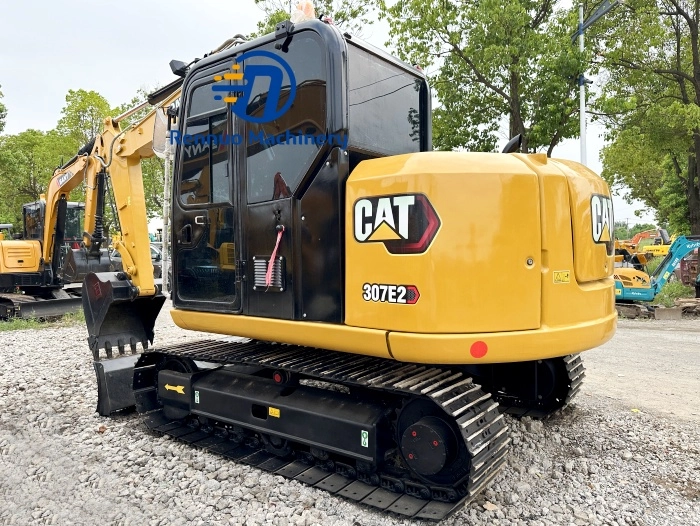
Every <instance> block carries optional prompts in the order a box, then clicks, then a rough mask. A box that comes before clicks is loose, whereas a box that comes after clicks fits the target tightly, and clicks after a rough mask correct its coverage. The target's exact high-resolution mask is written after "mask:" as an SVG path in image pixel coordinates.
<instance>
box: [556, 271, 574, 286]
mask: <svg viewBox="0 0 700 526" xmlns="http://www.w3.org/2000/svg"><path fill="white" fill-rule="evenodd" d="M554 283H571V271H569V270H555V271H554Z"/></svg>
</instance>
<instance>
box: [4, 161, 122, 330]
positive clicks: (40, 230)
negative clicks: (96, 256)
mask: <svg viewBox="0 0 700 526" xmlns="http://www.w3.org/2000/svg"><path fill="white" fill-rule="evenodd" d="M85 155H86V152H84V151H81V152H80V153H79V154H78V155H76V156H75V157H74V158H73V159H71V161H69V162H68V163H67V164H66V165H64V166H63V167H61V168H58V169H57V170H56V171H55V172H54V175H53V177H52V179H51V181H50V182H49V185H48V189H47V195H44V194H42V195H41V198H40V199H39V200H38V201H35V202H32V203H26V204H25V205H23V207H22V220H23V228H22V232H21V233H17V234H16V235H14V236H12V235H0V320H2V319H9V318H15V317H18V318H50V317H53V316H59V315H62V314H66V313H68V312H77V311H78V310H80V308H81V297H80V283H78V284H77V286H74V287H72V288H69V287H68V286H69V284H71V283H75V282H77V281H79V279H78V277H77V276H73V275H72V274H71V272H70V269H67V268H66V267H65V264H66V255H67V254H69V253H70V249H71V248H73V247H74V246H76V245H78V240H80V239H81V238H82V237H83V236H82V234H81V233H80V228H81V227H82V225H83V216H84V209H85V206H84V204H83V203H77V202H70V201H68V200H67V196H68V194H69V193H70V191H71V190H72V189H73V188H75V187H76V186H77V185H78V184H79V183H82V182H83V175H84V174H83V173H82V172H80V173H78V172H77V171H78V170H82V166H83V165H82V163H83V162H84V159H85ZM69 166H73V167H74V169H75V170H76V174H77V175H75V177H74V178H73V179H71V177H73V172H70V174H71V177H68V178H67V176H66V174H67V173H69V172H67V170H68V167H69ZM69 179H71V180H69ZM59 181H61V182H62V184H61V185H59V184H58V183H59ZM89 223H90V222H89V220H88V221H86V226H89ZM10 226H11V225H10ZM88 242H89V240H88ZM93 269H94V270H103V271H109V270H110V267H109V266H104V265H103V266H101V267H93Z"/></svg>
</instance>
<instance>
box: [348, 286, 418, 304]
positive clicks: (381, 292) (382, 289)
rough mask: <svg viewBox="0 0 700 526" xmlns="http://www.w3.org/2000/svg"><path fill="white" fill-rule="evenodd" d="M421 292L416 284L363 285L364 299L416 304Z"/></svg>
mask: <svg viewBox="0 0 700 526" xmlns="http://www.w3.org/2000/svg"><path fill="white" fill-rule="evenodd" d="M418 298H420V292H418V287H416V286H415V285H386V284H383V283H365V284H364V285H362V299H363V300H365V301H374V302H383V303H399V304H403V305H414V304H415V303H416V302H417V301H418Z"/></svg>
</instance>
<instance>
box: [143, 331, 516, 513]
mask: <svg viewBox="0 0 700 526" xmlns="http://www.w3.org/2000/svg"><path fill="white" fill-rule="evenodd" d="M152 352H154V353H155V352H157V353H160V354H162V355H167V356H178V357H180V358H190V359H192V360H197V361H204V362H212V363H218V364H237V365H257V366H261V367H265V368H269V369H275V370H283V371H289V372H291V373H299V374H302V375H303V376H305V377H307V378H315V379H318V380H324V381H328V382H333V383H339V384H344V385H348V386H351V387H352V386H361V387H363V388H367V389H372V390H377V391H382V392H390V393H394V394H403V395H410V396H411V397H422V398H428V399H430V400H432V401H433V402H434V403H435V404H436V405H437V406H438V407H439V408H441V409H442V410H443V411H444V412H445V414H446V415H445V416H446V417H447V418H452V419H453V421H454V422H455V424H456V426H457V428H458V429H459V431H460V433H461V435H462V439H463V441H464V444H465V446H466V448H467V450H468V451H469V454H470V457H471V466H470V471H469V474H468V477H467V479H466V482H465V483H463V484H462V485H461V487H459V488H454V491H452V490H451V488H446V487H444V486H430V485H425V484H422V483H420V482H417V481H409V480H407V479H402V480H400V481H397V479H395V478H394V477H393V476H391V475H390V474H388V473H381V472H380V473H378V475H379V476H378V477H376V478H375V481H376V482H377V483H376V484H371V483H370V484H368V483H367V482H368V481H367V480H365V481H361V480H356V479H354V478H352V477H351V476H348V473H347V470H345V469H344V468H343V467H342V464H341V467H338V468H335V469H336V471H338V472H331V471H326V470H325V469H324V467H325V466H323V465H322V464H321V463H319V465H312V464H307V463H305V462H303V461H301V460H299V459H293V458H292V459H281V458H279V457H276V456H275V455H273V454H271V453H268V452H267V451H265V450H264V449H262V448H258V447H249V445H246V444H245V443H241V442H233V441H230V440H227V439H225V438H223V437H219V436H216V435H215V434H210V433H207V432H205V431H203V430H201V429H198V428H197V427H195V426H193V427H190V426H188V425H187V423H186V422H187V421H186V420H183V421H170V420H168V419H167V418H166V417H165V416H164V415H163V413H162V411H155V412H152V413H149V414H148V415H147V416H146V424H147V425H148V427H149V428H151V429H153V430H154V431H156V432H158V433H163V434H168V435H170V436H173V437H175V438H177V439H179V440H182V441H184V442H187V443H190V444H192V445H194V446H197V447H202V448H204V449H207V450H208V451H211V452H213V453H218V454H220V455H223V456H225V457H228V458H231V459H233V460H237V461H240V462H243V463H246V464H250V465H253V466H256V467H259V468H260V469H263V470H266V471H270V472H274V473H275V474H277V475H281V476H284V477H286V478H291V479H295V480H299V481H301V482H304V483H306V484H309V485H311V486H314V487H318V488H321V489H324V490H326V491H328V492H329V493H333V494H337V495H339V496H342V497H345V498H349V499H351V500H354V501H358V502H360V503H362V504H365V505H368V506H372V507H374V508H378V509H381V510H386V511H390V512H394V513H397V514H400V515H403V516H408V517H412V518H417V519H430V520H440V519H443V518H444V517H446V516H447V515H449V514H450V513H452V512H453V511H454V510H456V509H458V508H459V507H461V506H463V505H464V504H465V503H466V502H468V501H469V500H471V499H472V498H473V497H474V496H475V495H476V494H478V493H479V492H480V491H481V490H482V489H484V487H485V486H486V485H487V484H488V483H489V482H490V481H491V480H492V479H493V478H494V477H495V476H496V475H497V474H498V472H499V470H500V468H501V467H502V466H503V464H504V463H505V461H506V454H507V449H508V444H509V442H510V438H509V437H508V429H507V426H506V424H505V422H504V420H503V415H502V414H501V413H500V412H499V410H498V404H497V403H496V402H495V401H494V400H493V399H492V398H491V395H489V394H488V393H485V392H484V391H482V390H481V389H480V386H479V385H477V384H474V383H473V382H472V380H471V378H469V377H468V376H467V375H466V373H465V372H463V371H462V370H460V368H459V366H455V367H452V368H450V367H447V366H445V367H436V366H430V365H422V364H407V363H401V362H396V361H392V360H387V359H382V358H373V357H365V356H357V355H352V354H346V353H340V352H334V351H324V350H318V349H310V348H307V347H297V346H293V345H284V344H275V343H269V342H259V341H250V342H222V341H213V340H205V341H199V342H194V343H186V344H179V345H174V346H169V347H163V348H159V349H153V350H152V351H147V352H146V353H144V354H146V355H147V354H149V353H152ZM154 388H155V387H154ZM302 458H303V457H302Z"/></svg>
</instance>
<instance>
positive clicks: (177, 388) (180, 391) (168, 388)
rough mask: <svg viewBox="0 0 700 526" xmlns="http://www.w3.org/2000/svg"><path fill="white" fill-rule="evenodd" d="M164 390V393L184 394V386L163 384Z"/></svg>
mask: <svg viewBox="0 0 700 526" xmlns="http://www.w3.org/2000/svg"><path fill="white" fill-rule="evenodd" d="M165 390H166V391H175V392H176V393H178V394H185V386H184V385H170V384H165Z"/></svg>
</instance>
